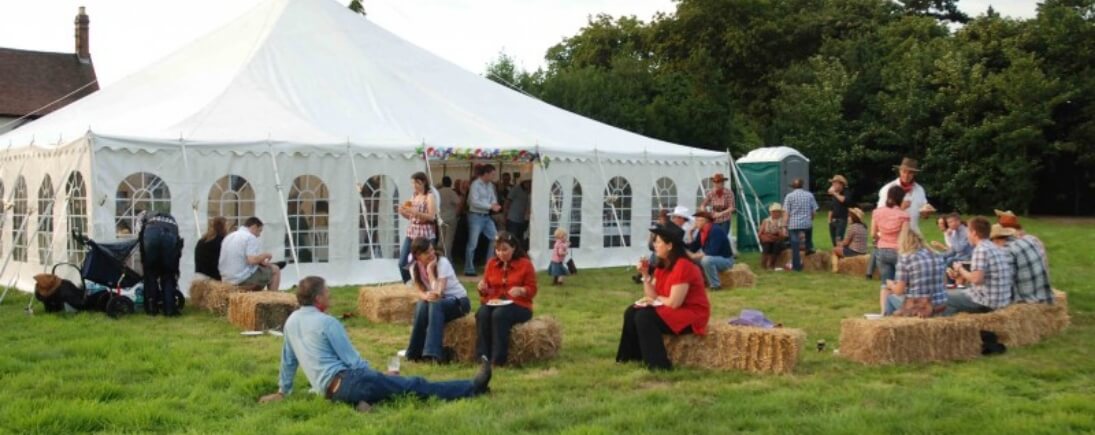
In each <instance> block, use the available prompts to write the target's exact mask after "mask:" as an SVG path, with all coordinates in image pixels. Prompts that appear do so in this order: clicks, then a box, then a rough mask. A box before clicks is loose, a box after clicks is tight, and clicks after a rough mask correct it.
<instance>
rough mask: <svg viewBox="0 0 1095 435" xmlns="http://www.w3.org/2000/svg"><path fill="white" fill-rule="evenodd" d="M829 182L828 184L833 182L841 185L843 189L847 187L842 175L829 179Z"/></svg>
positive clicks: (846, 181)
mask: <svg viewBox="0 0 1095 435" xmlns="http://www.w3.org/2000/svg"><path fill="white" fill-rule="evenodd" d="M829 182H830V183H835V182H839V183H840V184H843V185H844V186H845V187H847V186H848V179H847V178H844V176H843V175H837V176H834V177H833V178H830V179H829Z"/></svg>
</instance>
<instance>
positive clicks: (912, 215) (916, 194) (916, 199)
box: [878, 157, 928, 232]
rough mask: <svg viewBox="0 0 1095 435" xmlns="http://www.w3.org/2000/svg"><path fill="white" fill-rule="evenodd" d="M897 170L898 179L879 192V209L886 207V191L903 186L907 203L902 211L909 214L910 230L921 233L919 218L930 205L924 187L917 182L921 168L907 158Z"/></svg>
mask: <svg viewBox="0 0 1095 435" xmlns="http://www.w3.org/2000/svg"><path fill="white" fill-rule="evenodd" d="M894 169H897V174H898V176H897V179H896V180H893V181H891V182H889V183H887V184H886V185H885V186H882V189H879V190H878V208H882V207H885V206H886V191H887V190H889V189H890V187H892V186H901V189H902V190H904V191H905V201H903V202H902V203H901V209H902V210H905V212H906V213H908V214H909V228H912V229H913V230H916V231H917V232H920V226H919V225H918V221H919V220H920V219H919V217H921V216H923V215H924V212H922V210H921V209H923V208H924V206H926V205H928V195H927V193H925V192H924V187H923V186H921V185H920V184H919V183H917V182H916V175H917V174H918V173H920V167H919V166H918V165H917V162H916V160H915V159H910V158H908V157H905V158H903V159H901V165H899V166H894Z"/></svg>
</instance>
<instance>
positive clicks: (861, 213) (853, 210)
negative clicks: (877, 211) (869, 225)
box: [848, 207, 863, 222]
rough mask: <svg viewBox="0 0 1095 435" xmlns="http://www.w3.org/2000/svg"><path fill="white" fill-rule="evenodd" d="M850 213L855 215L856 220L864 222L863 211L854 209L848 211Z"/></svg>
mask: <svg viewBox="0 0 1095 435" xmlns="http://www.w3.org/2000/svg"><path fill="white" fill-rule="evenodd" d="M848 213H851V214H854V215H855V217H856V218H859V221H860V222H863V210H860V209H859V208H855V207H852V208H849V209H848Z"/></svg>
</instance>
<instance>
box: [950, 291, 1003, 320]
mask: <svg viewBox="0 0 1095 435" xmlns="http://www.w3.org/2000/svg"><path fill="white" fill-rule="evenodd" d="M990 311H992V308H989V307H986V306H984V305H981V304H979V303H977V302H974V301H973V299H972V298H970V295H969V293H966V292H965V291H964V290H947V309H946V310H944V311H943V315H944V316H953V315H955V314H958V313H987V312H990Z"/></svg>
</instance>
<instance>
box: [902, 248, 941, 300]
mask: <svg viewBox="0 0 1095 435" xmlns="http://www.w3.org/2000/svg"><path fill="white" fill-rule="evenodd" d="M943 270H944V266H943V259H942V258H940V257H939V256H937V255H935V254H933V253H932V252H931V251H929V250H928V249H926V248H921V249H920V250H919V251H916V252H913V253H912V254H905V255H902V256H900V257H898V259H897V274H896V275H895V277H894V280H895V281H898V282H904V283H905V297H909V298H931V301H932V305H943V304H944V303H946V302H947V291H946V290H945V289H944V285H945V283H946V280H945V279H944V273H943Z"/></svg>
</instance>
